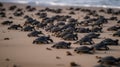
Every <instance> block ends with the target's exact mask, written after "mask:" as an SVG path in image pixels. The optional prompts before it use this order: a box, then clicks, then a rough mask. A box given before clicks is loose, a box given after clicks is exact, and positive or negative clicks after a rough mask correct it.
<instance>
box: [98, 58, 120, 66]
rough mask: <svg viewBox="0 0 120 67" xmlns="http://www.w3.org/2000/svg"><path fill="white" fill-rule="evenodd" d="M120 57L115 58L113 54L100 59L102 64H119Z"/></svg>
mask: <svg viewBox="0 0 120 67" xmlns="http://www.w3.org/2000/svg"><path fill="white" fill-rule="evenodd" d="M119 62H120V58H115V57H113V56H106V57H101V58H100V59H99V61H98V63H100V64H107V65H114V64H116V65H117V64H119Z"/></svg>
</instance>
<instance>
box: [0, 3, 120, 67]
mask: <svg viewBox="0 0 120 67" xmlns="http://www.w3.org/2000/svg"><path fill="white" fill-rule="evenodd" d="M10 5H17V7H18V8H23V10H25V6H26V5H21V4H10V3H5V5H4V8H6V13H7V17H6V18H0V23H1V22H2V21H4V20H9V18H8V17H9V16H11V15H12V13H13V12H14V11H9V10H8V7H9V6H10ZM43 8H45V7H38V6H37V10H36V11H34V12H27V11H25V15H31V14H33V15H34V14H35V13H36V12H37V11H38V10H40V9H43ZM51 8H62V9H63V12H62V14H59V15H65V14H68V12H69V11H68V10H66V8H68V7H51ZM82 8H85V7H82ZM88 9H89V8H88ZM90 9H95V10H99V9H101V8H93V7H91V8H90ZM75 12H76V13H77V14H76V15H71V16H73V17H74V18H78V16H79V17H80V19H79V21H80V20H82V19H83V16H85V13H83V12H78V11H75ZM100 14H101V15H104V16H105V17H110V16H112V15H107V14H104V13H100ZM48 15H49V16H52V15H55V14H54V13H50V12H48ZM117 17H118V18H119V19H120V16H119V15H118V16H117ZM33 18H35V19H37V20H39V21H41V19H39V18H38V17H37V16H35V15H34V16H33ZM10 20H13V21H14V24H22V25H23V23H24V22H25V19H23V16H22V17H14V16H13V19H10ZM113 25H116V21H109V23H108V24H104V30H103V31H104V33H101V36H100V37H101V38H100V39H94V41H95V43H98V42H100V41H101V40H103V39H104V38H113V39H119V43H120V37H113V36H112V35H111V34H112V33H113V32H114V31H107V30H106V29H107V28H108V27H110V26H113ZM7 28H8V26H3V25H0V67H13V65H14V64H16V65H18V67H70V62H73V61H74V62H76V63H78V64H80V66H81V67H94V65H97V64H98V63H97V61H98V59H96V58H95V57H96V56H101V57H104V56H108V55H112V56H115V57H120V53H119V52H120V46H110V49H111V50H109V51H96V53H95V54H92V55H91V54H77V53H75V52H74V51H73V50H74V48H75V47H77V46H80V45H78V44H72V47H73V49H53V48H51V46H52V45H53V44H41V45H36V44H32V41H33V40H34V39H35V38H36V37H28V36H27V34H28V33H29V32H22V31H19V30H7ZM40 30H41V31H43V32H44V33H45V34H46V35H49V34H50V35H51V33H48V32H45V31H44V30H43V29H40ZM85 34H86V33H79V39H80V38H81V37H83V36H84V35H85ZM6 37H8V38H10V40H4V38H6ZM51 37H52V39H53V40H54V42H59V41H62V39H60V38H57V37H54V36H51ZM72 42H75V41H72ZM47 47H48V48H51V49H52V50H46V48H47ZM66 51H70V52H71V53H72V54H73V56H67V55H66ZM56 56H58V57H60V59H56ZM6 58H9V59H10V61H6V60H5V59H6Z"/></svg>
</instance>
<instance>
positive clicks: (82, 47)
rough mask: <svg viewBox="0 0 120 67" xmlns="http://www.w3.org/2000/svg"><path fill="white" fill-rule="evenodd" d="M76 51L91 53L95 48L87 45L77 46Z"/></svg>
mask: <svg viewBox="0 0 120 67" xmlns="http://www.w3.org/2000/svg"><path fill="white" fill-rule="evenodd" d="M74 51H75V52H76V53H89V54H93V53H94V49H93V48H90V47H87V46H81V47H76V48H75V50H74Z"/></svg>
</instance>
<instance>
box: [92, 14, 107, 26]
mask: <svg viewBox="0 0 120 67" xmlns="http://www.w3.org/2000/svg"><path fill="white" fill-rule="evenodd" d="M103 23H108V21H107V19H106V18H105V17H104V16H100V17H99V18H98V20H97V21H96V22H95V23H94V24H93V25H92V26H99V27H100V26H102V25H103Z"/></svg>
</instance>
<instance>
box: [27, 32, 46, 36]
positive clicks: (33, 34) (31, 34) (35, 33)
mask: <svg viewBox="0 0 120 67" xmlns="http://www.w3.org/2000/svg"><path fill="white" fill-rule="evenodd" d="M39 34H43V33H42V31H32V32H31V33H29V34H28V35H27V36H28V37H38V36H39ZM43 35H44V34H43Z"/></svg>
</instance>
